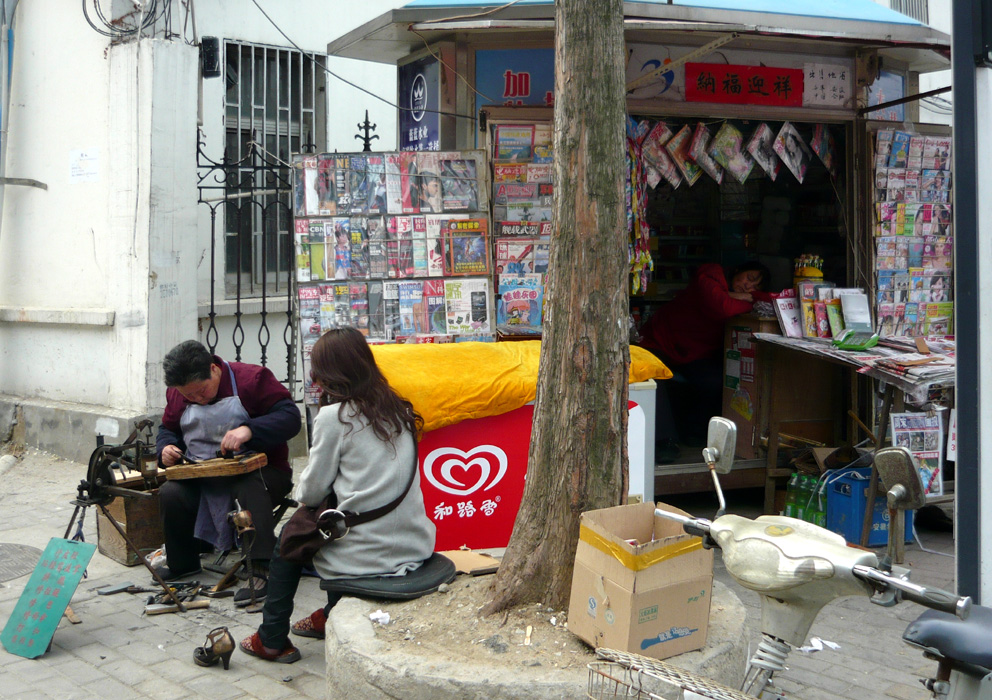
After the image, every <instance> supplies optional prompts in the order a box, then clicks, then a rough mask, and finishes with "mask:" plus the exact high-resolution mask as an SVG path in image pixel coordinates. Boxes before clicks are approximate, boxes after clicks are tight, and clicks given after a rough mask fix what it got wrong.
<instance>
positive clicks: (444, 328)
mask: <svg viewBox="0 0 992 700" xmlns="http://www.w3.org/2000/svg"><path fill="white" fill-rule="evenodd" d="M423 295H424V301H425V304H426V314H427V324H428V325H427V332H428V333H431V334H434V335H445V334H447V332H448V324H447V312H446V311H445V307H444V280H442V279H431V280H424V289H423Z"/></svg>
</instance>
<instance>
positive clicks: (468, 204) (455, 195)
mask: <svg viewBox="0 0 992 700" xmlns="http://www.w3.org/2000/svg"><path fill="white" fill-rule="evenodd" d="M441 193H442V202H441V203H442V206H443V207H444V211H477V210H478V208H479V185H478V177H477V173H476V170H475V161H474V160H468V159H465V158H458V159H452V160H444V159H442V160H441Z"/></svg>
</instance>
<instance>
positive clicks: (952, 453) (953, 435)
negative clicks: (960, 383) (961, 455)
mask: <svg viewBox="0 0 992 700" xmlns="http://www.w3.org/2000/svg"><path fill="white" fill-rule="evenodd" d="M946 459H947V461H948V462H957V461H958V409H956V408H952V409H951V425H950V427H949V428H948V429H947V457H946Z"/></svg>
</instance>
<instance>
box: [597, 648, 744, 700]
mask: <svg viewBox="0 0 992 700" xmlns="http://www.w3.org/2000/svg"><path fill="white" fill-rule="evenodd" d="M596 655H597V656H598V657H600V658H601V659H604V661H597V662H593V663H591V664H589V666H588V668H589V687H588V694H587V697H589V698H593V700H607V699H609V698H637V699H638V700H655V699H656V698H657V699H658V700H695V699H697V698H709V700H754V698H753V697H752V696H750V695H747V694H745V693H742V692H741V691H739V690H734V689H733V688H728V687H727V686H724V685H721V684H719V683H715V682H713V681H711V680H709V679H707V678H703V677H702V676H698V675H696V674H695V673H691V672H689V671H684V670H682V669H680V668H676V667H675V666H672V665H671V664H667V663H665V662H664V661H658V660H656V659H649V658H647V657H646V656H640V655H638V654H630V653H628V652H625V651H617V650H615V649H597V650H596Z"/></svg>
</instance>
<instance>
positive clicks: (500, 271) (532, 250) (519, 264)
mask: <svg viewBox="0 0 992 700" xmlns="http://www.w3.org/2000/svg"><path fill="white" fill-rule="evenodd" d="M542 242H544V239H542V238H522V237H521V238H498V239H496V274H497V275H500V276H502V275H504V274H505V275H519V274H523V273H530V272H543V271H544V270H538V269H536V268H537V252H538V246H539V245H540V244H541V243H542ZM546 264H547V263H546V261H545V267H546Z"/></svg>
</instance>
